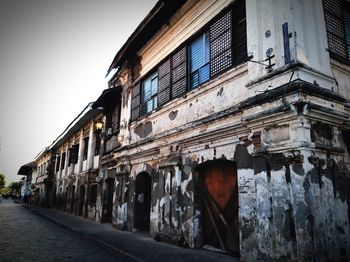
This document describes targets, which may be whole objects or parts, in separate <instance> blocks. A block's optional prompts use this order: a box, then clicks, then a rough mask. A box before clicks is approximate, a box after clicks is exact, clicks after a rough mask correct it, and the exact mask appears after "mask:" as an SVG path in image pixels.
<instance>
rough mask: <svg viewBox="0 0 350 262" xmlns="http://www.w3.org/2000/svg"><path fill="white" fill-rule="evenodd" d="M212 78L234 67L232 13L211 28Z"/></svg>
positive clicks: (225, 15)
mask: <svg viewBox="0 0 350 262" xmlns="http://www.w3.org/2000/svg"><path fill="white" fill-rule="evenodd" d="M209 31H210V76H211V78H212V77H214V76H216V75H218V74H220V73H222V72H223V71H225V70H227V69H229V68H230V67H232V12H231V10H230V11H229V12H227V13H226V14H224V15H223V16H222V17H220V18H219V19H218V20H217V21H216V22H214V23H213V24H212V25H211V26H210V29H209Z"/></svg>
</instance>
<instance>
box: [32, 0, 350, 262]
mask: <svg viewBox="0 0 350 262" xmlns="http://www.w3.org/2000/svg"><path fill="white" fill-rule="evenodd" d="M349 25H350V5H349V3H348V1H345V0H323V1H321V0H310V1H302V0H283V1H275V0H264V1H261V0H245V1H244V0H222V1H221V0H220V1H218V0H217V1H215V0H201V1H196V0H177V1H163V0H159V1H158V2H157V3H156V5H155V6H154V8H153V9H152V10H151V11H150V12H149V14H148V15H147V16H146V17H145V19H144V20H143V21H142V22H141V24H140V25H139V26H138V27H137V28H136V30H135V31H134V32H133V33H132V35H131V36H130V37H129V39H128V40H127V41H126V43H125V44H124V45H123V47H122V48H121V49H120V50H119V52H118V53H117V54H116V56H115V57H114V59H113V62H112V64H111V65H110V67H109V69H108V73H109V76H110V77H111V79H110V81H109V82H108V88H107V89H106V90H104V91H103V92H102V94H101V96H100V97H99V98H98V99H97V100H96V102H94V103H93V104H89V105H88V107H87V108H86V109H85V110H84V111H83V112H82V113H81V114H80V115H79V116H78V117H77V118H76V119H75V120H74V121H73V122H72V123H71V125H70V126H69V127H67V129H66V130H65V131H64V132H63V133H62V135H61V136H60V137H59V138H57V139H56V140H55V142H54V143H53V144H52V145H51V146H50V147H49V148H48V149H47V150H45V151H44V152H43V153H41V154H40V156H39V157H38V158H37V159H36V164H37V166H38V169H37V174H38V180H37V181H38V184H37V187H38V188H39V191H40V192H44V193H41V194H43V196H45V194H47V195H48V197H47V199H50V196H51V195H56V198H54V199H53V200H47V201H49V202H50V201H53V202H54V204H55V205H56V206H57V207H58V208H59V209H61V210H64V211H66V212H72V213H75V214H77V215H83V216H87V217H89V218H91V219H94V220H96V221H99V222H112V225H113V226H114V227H115V228H117V229H120V230H129V231H138V230H143V231H148V232H150V234H151V235H152V236H153V237H154V238H155V239H157V240H164V241H167V242H172V243H176V244H179V245H183V246H188V247H191V248H195V247H204V248H209V249H220V250H223V251H226V252H228V253H230V254H233V255H239V256H240V258H241V260H243V261H256V260H263V261H271V260H272V261H274V260H276V261H277V260H283V261H284V260H301V261H325V260H337V261H338V260H346V259H348V258H349V257H350V229H349V221H350V174H349V170H350V155H349V153H350V118H349V116H350V103H349V101H350V95H349V89H350V86H349V82H350V81H349V79H350V78H349V74H350V66H349V64H350V26H349ZM48 168H49V169H48ZM50 168H51V169H50ZM42 170H44V171H42ZM45 170H54V171H53V174H54V176H53V177H54V179H52V178H51V176H49V175H48V174H46V173H45V172H46V171H45ZM50 174H51V173H50ZM46 176H47V177H46ZM45 179H46V180H45ZM45 181H46V182H47V183H45ZM51 181H53V182H52V183H53V184H52V185H53V186H52V189H50V188H51V184H50V183H51ZM44 185H47V186H46V187H45V186H44ZM40 188H43V189H40ZM45 190H46V191H45ZM45 192H54V193H50V194H49V193H45ZM42 199H43V198H42ZM44 199H45V198H44Z"/></svg>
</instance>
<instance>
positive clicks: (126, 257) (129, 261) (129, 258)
mask: <svg viewBox="0 0 350 262" xmlns="http://www.w3.org/2000/svg"><path fill="white" fill-rule="evenodd" d="M23 207H25V208H27V209H28V210H30V211H32V212H34V213H36V214H38V215H41V216H43V217H45V218H46V219H48V220H51V221H52V222H54V223H56V224H58V225H59V226H61V227H63V228H66V229H69V230H71V231H72V232H75V233H78V234H79V235H80V236H82V237H83V238H85V239H87V240H88V241H90V242H92V243H94V244H96V245H97V246H99V247H101V248H103V249H104V250H106V251H108V252H110V253H112V254H113V255H114V256H116V257H118V258H120V259H121V260H122V261H125V262H142V260H140V259H138V258H136V257H134V256H133V255H130V254H128V253H126V252H124V251H122V250H120V249H117V248H115V247H114V246H112V245H110V244H108V243H106V242H104V241H102V240H99V239H97V238H94V237H92V236H90V235H89V234H85V233H83V232H81V231H79V230H76V229H74V228H72V227H69V226H68V225H66V224H64V223H62V222H61V221H59V220H57V219H55V218H53V217H51V216H49V215H46V214H44V213H42V212H40V211H39V210H37V209H35V208H31V207H29V206H25V205H23Z"/></svg>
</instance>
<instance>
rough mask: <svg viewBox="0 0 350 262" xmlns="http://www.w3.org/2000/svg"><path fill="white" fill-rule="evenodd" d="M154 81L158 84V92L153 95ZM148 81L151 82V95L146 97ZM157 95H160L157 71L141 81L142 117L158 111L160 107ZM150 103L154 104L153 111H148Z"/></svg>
mask: <svg viewBox="0 0 350 262" xmlns="http://www.w3.org/2000/svg"><path fill="white" fill-rule="evenodd" d="M154 80H157V83H156V85H157V86H156V92H155V93H153V94H152V92H153V87H152V83H153V81H154ZM148 81H149V88H150V90H149V92H150V95H149V96H147V97H145V85H146V83H147V82H148ZM157 95H158V71H156V70H155V71H153V72H152V73H151V74H148V76H147V77H145V78H144V79H143V80H142V81H141V103H140V105H141V112H140V114H141V115H147V114H150V113H152V111H153V110H155V109H157V107H158V103H157V102H158V101H157ZM149 102H152V108H151V110H148V103H149Z"/></svg>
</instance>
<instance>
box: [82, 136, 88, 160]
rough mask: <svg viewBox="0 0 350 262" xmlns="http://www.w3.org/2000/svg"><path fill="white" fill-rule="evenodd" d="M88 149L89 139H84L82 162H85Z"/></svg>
mask: <svg viewBox="0 0 350 262" xmlns="http://www.w3.org/2000/svg"><path fill="white" fill-rule="evenodd" d="M88 149H89V137H85V138H84V154H83V160H86V159H87V157H88Z"/></svg>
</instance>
